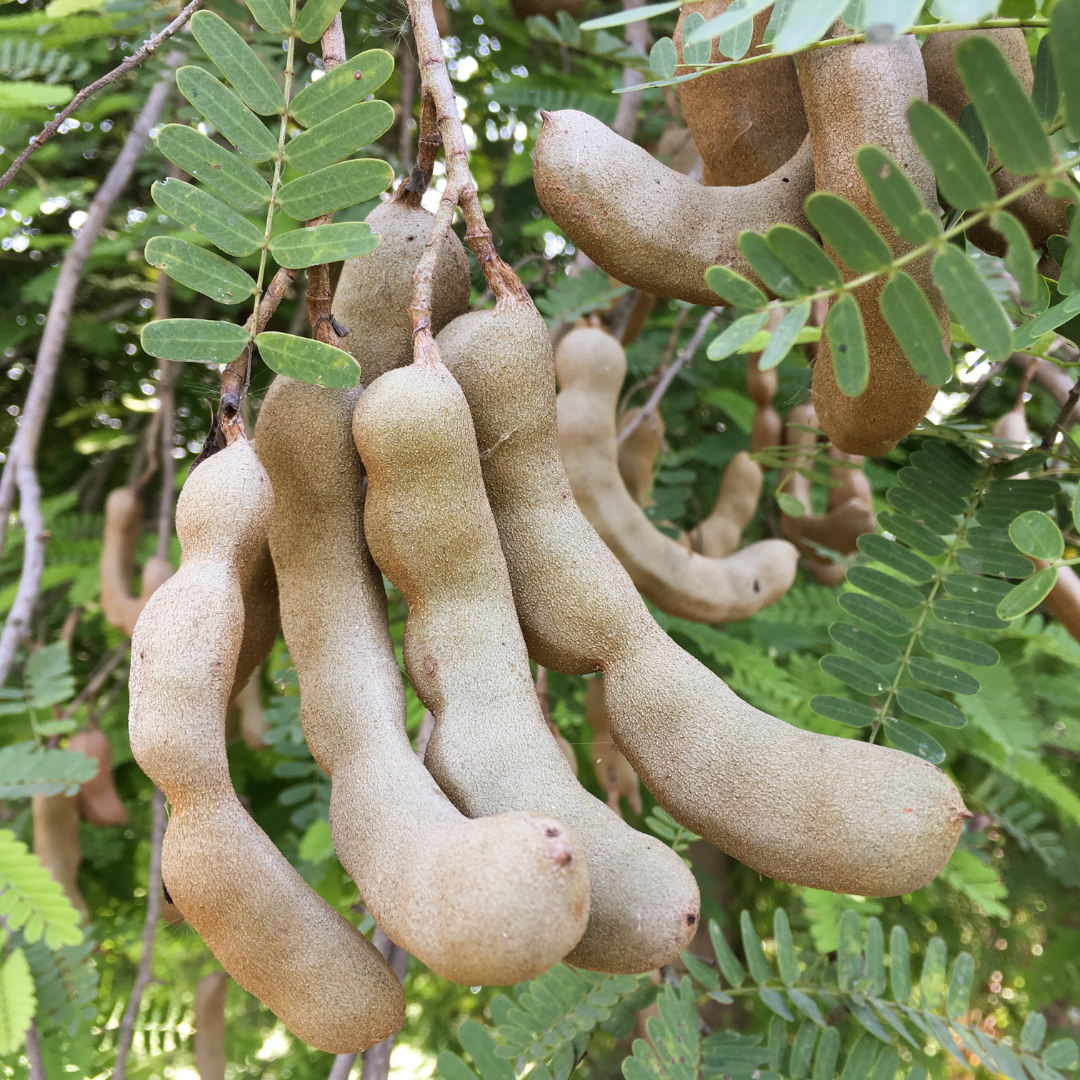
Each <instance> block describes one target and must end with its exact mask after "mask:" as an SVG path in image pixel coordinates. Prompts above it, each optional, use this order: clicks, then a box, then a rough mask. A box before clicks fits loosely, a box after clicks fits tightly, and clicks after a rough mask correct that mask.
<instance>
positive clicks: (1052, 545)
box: [1009, 510, 1065, 560]
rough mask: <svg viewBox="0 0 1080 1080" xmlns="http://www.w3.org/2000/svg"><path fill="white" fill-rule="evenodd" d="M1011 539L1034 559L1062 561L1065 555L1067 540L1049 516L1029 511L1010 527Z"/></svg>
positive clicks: (1036, 511) (1039, 511)
mask: <svg viewBox="0 0 1080 1080" xmlns="http://www.w3.org/2000/svg"><path fill="white" fill-rule="evenodd" d="M1009 539H1010V540H1011V541H1012V542H1013V543H1014V544H1015V545H1016V546H1017V547H1018V548H1019V549H1020V550H1021V551H1022V552H1023V553H1024V554H1025V555H1030V556H1031V557H1032V558H1033V559H1050V560H1053V559H1060V558H1061V556H1062V555H1064V554H1065V539H1064V537H1062V535H1061V530H1060V529H1059V528H1058V527H1057V522H1055V521H1054V519H1053V518H1052V517H1050V515H1049V514H1044V513H1043V512H1042V511H1041V510H1029V511H1028V512H1027V513H1026V514H1021V515H1020V516H1019V517H1018V518H1016V519H1015V520H1014V521H1013V523H1012V524H1011V525H1010V526H1009Z"/></svg>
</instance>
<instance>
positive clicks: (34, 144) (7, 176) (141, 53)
mask: <svg viewBox="0 0 1080 1080" xmlns="http://www.w3.org/2000/svg"><path fill="white" fill-rule="evenodd" d="M205 3H206V0H191V3H189V4H188V5H187V7H185V8H184V10H183V11H181V12H180V14H179V15H177V16H176V18H175V19H173V21H172V22H171V23H169V25H168V26H166V27H165V29H164V30H161V31H159V32H158V33H157V34H155V35H154V36H153V37H151V38H147V39H146V40H145V41H144V42H143V43H142V45H140V46H139V48H137V49H136V50H135V51H134V52H133V53H132V54H131V55H130V56H129V57H128V58H127V59H126V60H124V61H123V62H122V63H120V64H118V65H117V66H116V67H114V68H113V69H112V71H110V72H108V73H107V74H105V75H102V76H101V78H100V79H98V80H97V81H96V82H92V83H91V84H90V85H89V86H84V87H83V88H82V89H81V90H80V91H79V92H78V93H77V94H76V95H75V96H74V97H73V98H72V99H71V101H69V102H68V103H67V105H65V106H64V108H63V109H61V110H60V112H58V113H57V114H56V116H54V117H53V118H52V120H50V121H49V123H48V124H46V125H45V127H44V128H43V129H42V131H41V134H40V135H35V136H33V138H31V140H30V145H29V146H28V147H27V148H26V149H25V150H24V151H23V152H22V153H21V154H20V155H19V156H18V157H17V158H16V159H15V161H14V162H13V163H12V165H11V168H10V169H8V171H7V172H6V173H4V175H3V176H0V188H4V187H7V185H8V183H9V182H10V181H11V180H13V179H14V178H15V176H16V174H17V173H18V171H19V170H20V169H21V168H22V167H23V165H25V164H26V161H27V159H28V158H29V157H30V155H31V154H34V153H36V152H37V151H38V150H40V149H41V148H42V147H43V146H44V145H45V144H46V143H47V142H48V141H49V140H50V139H51V138H52V137H53V136H54V135H55V134H56V133H57V131H59V130H60V125H61V124H62V123H63V122H64V121H65V120H66V119H67V118H68V117H69V116H70V115H71V114H72V113H73V112H74V111H75V110H76V109H77V108H78V107H79V106H80V105H81V104H82V103H83V102H84V101H86V99H87V98H89V97H92V96H93V95H94V94H96V93H97V92H98V91H99V90H100V89H101V88H102V87H104V86H108V85H109V84H110V83H114V82H116V81H117V80H119V79H120V78H122V77H123V76H124V75H126V74H127V73H128V72H129V71H132V70H133V69H134V68H137V67H139V66H140V65H141V64H142V63H143V62H144V61H145V60H146V59H147V58H148V57H151V56H153V55H154V53H156V52H157V51H158V49H160V48H161V46H162V45H164V44H165V42H166V41H168V40H169V38H171V37H172V36H173V34H175V33H176V32H177V30H180V29H182V28H183V27H184V26H185V25H186V24H187V21H188V19H190V18H191V16H192V15H194V14H195V12H196V11H198V10H199V8H201V7H202V6H203V4H205ZM177 63H179V61H177ZM173 66H174V67H175V66H176V65H175V64H174V65H173Z"/></svg>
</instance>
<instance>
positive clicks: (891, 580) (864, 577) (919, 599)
mask: <svg viewBox="0 0 1080 1080" xmlns="http://www.w3.org/2000/svg"><path fill="white" fill-rule="evenodd" d="M847 580H848V581H849V582H850V583H851V584H852V585H854V586H855V587H856V588H857V589H862V590H863V591H864V592H867V593H869V594H870V595H871V596H876V597H877V598H878V599H879V600H884V601H885V602H886V603H888V604H892V605H894V606H895V607H898V608H901V609H905V610H910V609H911V608H917V607H921V606H922V603H923V599H924V598H923V594H922V593H921V592H919V590H918V589H913V588H912V587H911V586H910V585H908V584H905V583H904V582H903V581H900V580H899V578H895V577H892V576H891V575H890V574H883V573H882V572H881V571H880V570H875V569H874V568H873V567H870V566H853V567H851V569H850V570H848V572H847Z"/></svg>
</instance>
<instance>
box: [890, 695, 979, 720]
mask: <svg viewBox="0 0 1080 1080" xmlns="http://www.w3.org/2000/svg"><path fill="white" fill-rule="evenodd" d="M896 700H897V702H898V703H899V705H900V708H901V709H903V710H904V712H906V713H908V714H909V715H910V716H917V717H918V718H919V719H920V720H929V721H930V723H932V724H940V725H941V726H942V727H950V728H962V727H964V726H965V725H966V724H967V717H966V716H965V715H964V714H963V712H962V711H961V710H960V709H958V708H957V707H956V706H955V705H954V704H953V703H952V702H951V701H946V700H945V699H944V698H940V697H938V696H937V694H931V693H929V691H926V690H917V689H915V687H912V686H901V687H898V688H897V691H896Z"/></svg>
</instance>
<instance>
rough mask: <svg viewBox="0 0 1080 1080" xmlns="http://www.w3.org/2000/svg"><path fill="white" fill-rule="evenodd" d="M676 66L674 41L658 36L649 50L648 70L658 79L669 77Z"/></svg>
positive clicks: (677, 64) (677, 61)
mask: <svg viewBox="0 0 1080 1080" xmlns="http://www.w3.org/2000/svg"><path fill="white" fill-rule="evenodd" d="M678 66H679V56H678V53H677V52H676V51H675V42H674V41H672V40H671V38H669V37H662V38H660V39H659V40H658V41H657V42H656V43H655V44H654V45H653V47H652V48H651V49H650V50H649V70H650V71H651V72H652V73H653V74H654V75H655V76H656V77H657V78H658V79H670V78H671V76H672V75H674V74H675V69H676V68H677V67H678Z"/></svg>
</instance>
